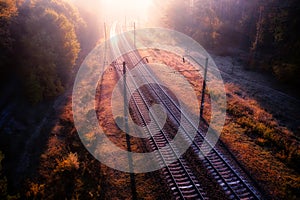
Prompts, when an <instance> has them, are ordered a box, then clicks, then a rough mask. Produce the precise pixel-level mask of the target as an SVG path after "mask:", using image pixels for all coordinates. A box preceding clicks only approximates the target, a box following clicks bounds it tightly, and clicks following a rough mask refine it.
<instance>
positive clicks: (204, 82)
mask: <svg viewBox="0 0 300 200" xmlns="http://www.w3.org/2000/svg"><path fill="white" fill-rule="evenodd" d="M207 65H208V58H206V59H205V68H204V78H203V84H202V94H201V107H200V120H201V118H203V117H202V115H203V109H204V99H205V89H206V74H207Z"/></svg>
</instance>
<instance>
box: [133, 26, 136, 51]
mask: <svg viewBox="0 0 300 200" xmlns="http://www.w3.org/2000/svg"><path fill="white" fill-rule="evenodd" d="M133 44H134V48H136V39H135V22H133Z"/></svg>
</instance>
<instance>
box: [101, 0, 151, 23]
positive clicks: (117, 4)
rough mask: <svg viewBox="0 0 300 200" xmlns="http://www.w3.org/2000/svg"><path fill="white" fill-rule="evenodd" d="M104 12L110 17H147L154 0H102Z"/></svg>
mask: <svg viewBox="0 0 300 200" xmlns="http://www.w3.org/2000/svg"><path fill="white" fill-rule="evenodd" d="M100 1H101V2H102V8H103V10H104V11H103V12H104V14H105V16H106V17H110V18H114V19H117V18H124V17H125V16H126V17H128V18H139V19H146V18H147V17H148V16H147V11H148V8H149V7H150V6H151V4H152V0H100Z"/></svg>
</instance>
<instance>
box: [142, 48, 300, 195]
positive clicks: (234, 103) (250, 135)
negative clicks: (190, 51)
mask: <svg viewBox="0 0 300 200" xmlns="http://www.w3.org/2000/svg"><path fill="white" fill-rule="evenodd" d="M141 55H142V56H143V55H150V56H151V60H150V63H151V62H155V63H163V64H166V65H167V66H169V67H171V68H173V69H175V70H177V71H178V72H179V73H181V74H182V75H183V76H185V77H186V78H187V79H188V81H189V82H190V84H191V85H193V86H194V87H195V88H194V90H195V91H196V93H197V96H198V100H200V94H201V92H200V88H201V85H200V83H201V82H202V81H201V79H199V78H198V77H199V75H198V74H197V73H195V71H193V69H195V68H194V67H193V66H191V65H182V64H181V62H180V59H181V58H180V57H179V56H176V55H173V54H170V53H168V52H164V51H158V50H148V51H141ZM225 87H226V96H227V117H226V123H225V126H224V129H223V132H222V134H221V140H222V141H223V142H224V143H225V144H226V145H227V146H228V148H229V149H230V150H231V151H232V152H233V154H234V155H235V156H236V157H237V158H238V160H239V161H240V162H241V164H242V165H243V166H244V167H245V168H246V169H247V170H248V172H249V173H250V174H251V175H252V176H253V178H254V179H255V180H257V182H258V184H259V185H260V186H261V187H262V188H263V189H264V191H265V192H266V193H267V194H268V195H270V197H271V198H274V199H297V198H298V197H299V196H300V194H299V189H300V176H299V171H298V170H299V169H298V166H299V164H300V163H299V162H300V145H299V142H298V141H297V140H296V138H295V137H294V133H293V132H292V131H290V130H288V128H287V127H284V126H283V125H280V124H279V123H278V121H277V120H276V119H275V118H274V117H273V116H272V115H271V114H270V113H268V112H267V111H266V110H265V109H264V108H262V107H261V105H260V104H259V103H258V102H257V101H256V100H254V99H252V98H250V97H249V96H248V95H247V93H245V92H243V91H242V90H241V89H240V88H239V87H238V85H235V84H232V83H226V84H225ZM175 90H178V88H175ZM208 90H210V91H206V103H205V111H204V116H205V118H206V119H210V117H211V109H210V95H218V89H217V88H208ZM220 109H225V108H220ZM192 111H193V112H194V113H195V114H197V110H195V109H194V110H192Z"/></svg>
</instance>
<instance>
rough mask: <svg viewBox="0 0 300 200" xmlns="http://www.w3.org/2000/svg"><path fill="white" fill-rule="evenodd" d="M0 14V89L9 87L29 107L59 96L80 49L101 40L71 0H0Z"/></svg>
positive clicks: (95, 27)
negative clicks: (14, 90) (21, 97)
mask: <svg viewBox="0 0 300 200" xmlns="http://www.w3.org/2000/svg"><path fill="white" fill-rule="evenodd" d="M0 13H1V15H0V26H1V31H0V52H1V55H0V56H1V60H0V70H1V75H0V76H1V77H0V81H1V88H5V87H7V84H13V85H14V87H16V88H19V91H18V92H19V93H23V95H24V96H25V97H26V99H27V100H28V101H29V102H31V103H33V104H36V103H38V102H41V101H43V100H45V99H50V98H53V97H56V96H58V95H59V94H61V93H62V92H63V91H64V89H65V88H66V86H67V84H68V81H69V80H70V77H71V76H72V74H73V73H72V72H73V69H74V65H75V63H76V61H77V59H78V56H79V53H80V51H81V50H82V49H83V50H84V49H88V48H89V46H91V45H92V44H94V43H95V42H96V40H97V39H98V38H99V29H98V28H97V27H98V26H95V24H91V23H90V21H89V17H90V16H89V15H88V14H87V12H86V11H83V10H79V9H78V7H76V6H75V5H73V4H72V3H70V1H63V0H26V1H17V0H1V1H0ZM91 36H92V37H91ZM4 96H5V94H4Z"/></svg>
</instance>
